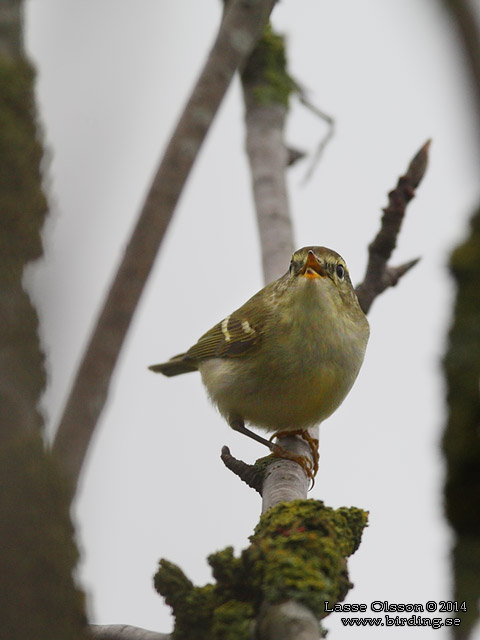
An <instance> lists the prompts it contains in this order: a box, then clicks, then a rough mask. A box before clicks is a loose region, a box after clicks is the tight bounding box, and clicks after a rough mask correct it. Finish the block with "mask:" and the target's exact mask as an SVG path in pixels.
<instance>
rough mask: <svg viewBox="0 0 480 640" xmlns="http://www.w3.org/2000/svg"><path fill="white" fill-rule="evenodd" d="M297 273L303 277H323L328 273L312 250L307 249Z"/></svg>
mask: <svg viewBox="0 0 480 640" xmlns="http://www.w3.org/2000/svg"><path fill="white" fill-rule="evenodd" d="M299 275H301V276H304V277H305V278H324V277H325V276H326V275H328V274H327V272H326V271H325V269H324V267H323V265H322V264H321V263H320V262H319V261H318V260H317V258H316V256H315V254H314V253H313V251H309V252H308V255H307V259H306V260H305V264H304V265H303V267H302V268H301V270H300V272H299Z"/></svg>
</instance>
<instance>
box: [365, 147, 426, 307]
mask: <svg viewBox="0 0 480 640" xmlns="http://www.w3.org/2000/svg"><path fill="white" fill-rule="evenodd" d="M429 147H430V140H428V141H427V142H426V143H425V144H424V145H423V147H422V148H421V149H420V151H419V152H418V153H417V154H416V155H415V157H414V158H413V160H412V161H411V162H410V165H409V167H408V169H407V172H406V174H405V175H404V176H401V177H400V178H399V180H398V184H397V186H396V187H395V189H394V190H393V191H390V193H389V194H388V200H389V202H388V206H387V207H386V208H385V209H384V210H383V216H382V222H381V227H380V231H379V232H378V233H377V235H376V237H375V239H374V240H373V242H372V243H371V244H370V246H369V247H368V253H369V259H368V265H367V270H366V273H365V279H364V281H363V282H362V283H361V284H360V285H359V286H358V287H357V289H356V292H357V297H358V301H359V302H360V306H361V307H362V309H363V311H364V313H368V311H369V309H370V307H371V306H372V303H373V301H374V300H375V298H376V297H377V296H378V295H380V294H381V293H382V292H383V291H385V289H387V288H388V287H392V286H394V285H396V284H397V282H398V281H399V279H400V278H401V277H402V276H403V275H405V273H407V271H409V270H410V269H411V268H412V267H413V266H414V265H415V264H417V262H418V260H419V258H416V259H415V260H411V261H409V262H407V263H405V264H403V265H400V266H399V267H389V266H388V264H387V263H388V261H389V259H390V256H391V255H392V252H393V250H394V249H395V246H396V243H397V236H398V234H399V232H400V228H401V225H402V221H403V218H404V215H405V210H406V207H407V204H408V203H409V202H410V200H411V199H412V198H413V197H414V195H415V189H416V188H417V187H418V185H419V184H420V182H421V180H422V178H423V176H424V174H425V171H426V168H427V162H428V150H429Z"/></svg>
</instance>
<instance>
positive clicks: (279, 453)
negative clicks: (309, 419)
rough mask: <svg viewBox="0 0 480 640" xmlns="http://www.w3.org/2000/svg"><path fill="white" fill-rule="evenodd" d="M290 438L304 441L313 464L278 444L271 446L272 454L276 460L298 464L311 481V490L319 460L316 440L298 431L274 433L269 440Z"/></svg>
mask: <svg viewBox="0 0 480 640" xmlns="http://www.w3.org/2000/svg"><path fill="white" fill-rule="evenodd" d="M291 436H300V437H301V438H303V440H305V442H306V443H307V444H308V446H309V447H310V451H311V453H312V459H313V463H312V461H311V460H310V458H308V457H307V456H302V455H299V454H296V453H293V452H291V451H287V450H286V449H285V448H284V447H282V446H280V445H278V444H274V445H273V447H274V448H272V453H273V455H274V456H276V457H277V458H285V459H287V460H293V461H294V462H296V463H298V464H299V465H300V466H301V467H302V469H303V470H304V471H305V473H306V474H307V476H308V477H309V478H310V480H311V481H312V487H311V488H313V485H314V484H315V476H316V475H317V471H318V461H319V459H320V456H319V454H318V439H317V438H312V436H311V435H310V434H309V433H308V431H304V430H302V429H298V430H296V431H287V430H285V431H276V432H275V433H274V434H273V435H272V436H271V437H270V438H269V440H270V442H272V440H273V439H274V438H277V439H280V438H289V437H291Z"/></svg>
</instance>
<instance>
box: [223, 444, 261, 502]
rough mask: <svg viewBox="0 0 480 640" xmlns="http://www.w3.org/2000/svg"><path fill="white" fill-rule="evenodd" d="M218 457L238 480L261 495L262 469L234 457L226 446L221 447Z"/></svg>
mask: <svg viewBox="0 0 480 640" xmlns="http://www.w3.org/2000/svg"><path fill="white" fill-rule="evenodd" d="M220 458H221V459H222V462H223V464H224V465H225V466H226V467H227V469H230V471H232V473H234V474H235V475H236V476H238V477H239V478H240V480H243V482H245V483H246V484H248V486H249V487H251V488H252V489H255V491H257V492H258V493H259V494H260V495H262V485H263V475H264V469H262V468H259V467H258V466H256V465H254V464H247V463H246V462H243V460H238V459H237V458H234V457H233V456H232V454H231V453H230V449H229V448H228V447H222V454H221V456H220Z"/></svg>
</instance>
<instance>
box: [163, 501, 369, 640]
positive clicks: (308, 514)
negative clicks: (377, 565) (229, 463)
mask: <svg viewBox="0 0 480 640" xmlns="http://www.w3.org/2000/svg"><path fill="white" fill-rule="evenodd" d="M367 516H368V514H367V513H366V512H365V511H362V510H360V509H356V508H353V507H352V508H346V507H342V508H340V509H337V510H334V509H331V508H329V507H325V506H324V504H323V503H322V502H320V501H315V500H297V501H294V502H288V503H281V504H279V505H277V506H276V507H274V508H272V509H270V510H269V511H268V512H267V513H266V514H265V515H264V516H262V518H261V519H260V522H259V524H258V526H257V527H256V529H255V532H254V534H253V535H252V537H251V538H250V541H251V545H250V546H249V547H248V548H247V549H245V550H244V551H243V552H242V554H241V555H240V557H239V558H236V557H235V556H234V554H233V549H232V548H231V547H227V548H226V549H224V550H223V551H219V552H217V553H215V554H212V555H211V556H210V557H209V558H208V561H209V564H210V566H211V567H212V570H213V576H214V578H215V580H216V583H215V585H206V586H205V587H195V586H193V584H192V583H191V582H190V580H188V578H186V577H185V575H184V574H183V572H182V571H181V569H179V568H178V567H176V566H175V565H172V564H171V563H169V562H167V561H165V560H162V561H161V562H160V568H159V570H158V572H157V574H156V576H155V579H154V582H155V588H156V589H157V591H158V592H159V593H160V594H161V595H163V596H164V597H165V599H166V602H167V604H169V605H170V606H171V607H172V608H173V613H174V615H175V629H174V633H173V637H174V638H175V639H176V640H184V639H186V638H190V639H193V640H195V639H196V638H199V639H200V638H201V637H206V636H207V634H208V637H212V638H215V639H216V638H218V639H219V640H220V638H222V639H228V638H230V637H231V638H232V640H233V638H235V640H242V639H243V638H245V640H246V639H247V638H249V637H250V636H251V630H252V625H253V624H254V620H255V617H256V615H257V613H258V610H259V608H260V605H261V604H262V603H264V602H268V603H280V602H284V601H286V600H296V601H297V602H300V603H302V604H303V605H305V606H307V607H309V608H310V609H311V610H312V611H313V612H314V614H315V615H316V616H317V617H318V618H319V619H321V618H323V617H324V616H325V615H326V614H325V612H324V602H325V601H326V600H328V601H329V602H330V603H336V602H339V601H341V600H343V599H344V598H345V595H346V594H347V592H348V590H349V589H350V588H351V586H352V584H351V583H350V581H349V579H348V572H347V562H346V558H347V557H348V556H350V555H351V554H352V553H354V551H355V550H356V549H357V548H358V545H359V544H360V540H361V536H362V531H363V529H364V527H365V526H366V524H367Z"/></svg>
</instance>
